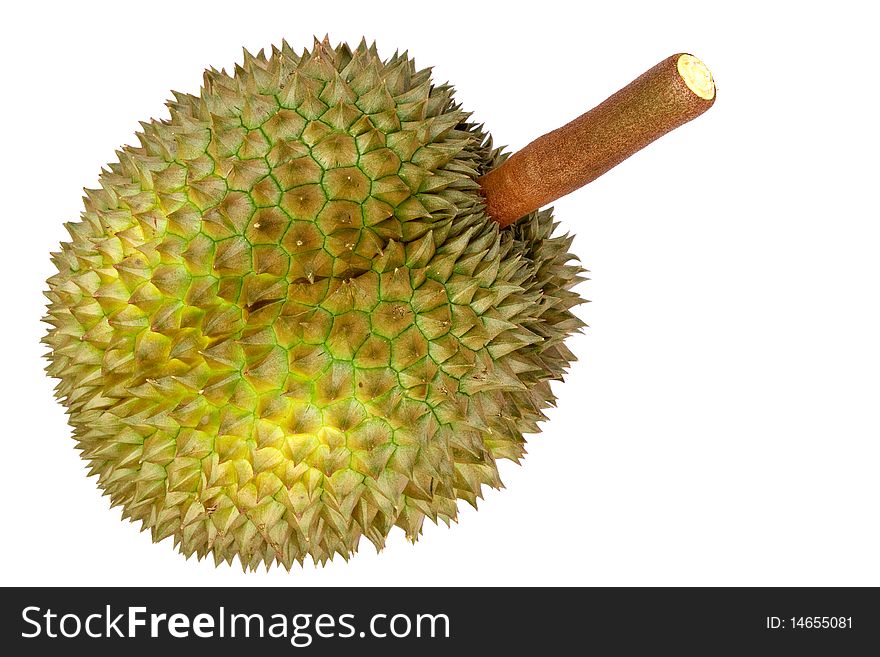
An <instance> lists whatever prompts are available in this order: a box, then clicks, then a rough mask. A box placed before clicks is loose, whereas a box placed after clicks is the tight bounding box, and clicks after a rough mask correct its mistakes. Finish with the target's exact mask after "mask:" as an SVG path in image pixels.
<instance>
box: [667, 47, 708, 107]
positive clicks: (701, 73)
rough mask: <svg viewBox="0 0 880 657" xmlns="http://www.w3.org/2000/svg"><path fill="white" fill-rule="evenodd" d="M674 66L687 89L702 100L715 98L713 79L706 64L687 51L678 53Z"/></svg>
mask: <svg viewBox="0 0 880 657" xmlns="http://www.w3.org/2000/svg"><path fill="white" fill-rule="evenodd" d="M675 66H676V68H677V69H678V74H679V75H680V76H681V79H682V80H684V83H685V84H686V85H687V87H688V89H690V90H691V91H693V92H694V93H695V94H697V95H698V96H699V97H700V98H702V99H703V100H712V99H713V98H715V81H714V80H713V79H712V72H711V71H710V70H709V67H708V66H706V65H705V64H704V63H703V62H701V61H700V60H699V59H698V58H696V57H694V56H693V55H688V54H687V53H685V54H682V55H679V57H678V61H677V62H676V65H675Z"/></svg>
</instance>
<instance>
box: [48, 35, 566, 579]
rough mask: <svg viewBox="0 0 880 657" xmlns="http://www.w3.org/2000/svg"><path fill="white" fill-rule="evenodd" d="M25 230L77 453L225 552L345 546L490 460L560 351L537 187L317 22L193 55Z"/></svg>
mask: <svg viewBox="0 0 880 657" xmlns="http://www.w3.org/2000/svg"><path fill="white" fill-rule="evenodd" d="M169 108H170V111H171V119H170V120H166V121H155V120H154V121H151V122H149V123H143V124H142V125H143V133H142V134H138V139H139V141H140V145H139V146H138V147H124V148H123V149H122V150H121V151H120V152H118V157H119V161H118V162H116V163H113V164H110V165H109V168H108V169H107V170H105V171H104V172H103V173H102V175H101V179H100V185H101V188H100V189H97V190H87V197H86V198H85V212H84V213H83V214H82V217H81V221H80V222H77V223H70V224H67V228H68V230H69V232H70V235H71V241H70V242H66V243H63V244H62V248H61V251H60V252H59V253H55V254H53V262H54V263H55V265H56V266H57V268H58V273H57V274H55V275H54V276H53V277H52V278H51V279H50V280H49V292H48V293H47V296H48V298H49V300H50V304H49V312H48V316H47V318H46V321H47V322H48V323H49V324H51V327H52V328H51V329H50V331H49V333H48V335H47V336H46V337H45V338H44V342H46V343H47V344H48V345H49V346H50V347H51V352H50V354H49V360H50V365H49V367H48V368H47V369H48V372H49V374H50V375H51V376H53V377H56V378H58V379H60V382H59V383H58V385H57V388H56V391H57V396H58V397H59V399H60V400H61V401H62V402H63V403H64V404H65V405H66V407H67V409H68V413H69V415H70V423H71V425H72V426H73V428H74V435H75V438H76V440H77V446H78V448H79V449H80V450H81V451H82V457H83V458H84V459H85V460H87V461H88V462H89V464H90V466H91V473H92V474H97V475H98V485H99V486H100V487H101V488H102V489H103V490H104V491H105V493H106V494H108V495H109V496H110V500H111V503H112V505H114V506H116V505H119V506H121V507H122V510H123V517H128V518H130V519H132V520H138V521H141V522H142V526H143V528H145V529H146V528H149V529H150V531H151V533H152V537H153V540H155V541H159V540H162V539H164V538H166V537H168V536H173V537H174V541H175V544H176V545H178V546H179V549H180V551H181V552H182V553H183V554H185V555H187V556H189V555H192V554H196V555H197V556H198V557H199V558H201V557H204V556H206V555H208V554H211V555H213V558H214V560H215V562H216V563H217V564H219V563H221V562H222V561H227V562H231V561H232V560H233V558H234V557H235V556H236V555H238V557H239V559H240V562H241V565H242V566H243V567H244V568H245V569H254V568H256V567H257V566H259V564H260V563H264V564H266V566H267V567H268V566H269V565H271V564H272V563H273V562H276V561H277V562H278V563H280V564H282V565H283V566H284V567H286V568H288V569H289V568H290V567H291V566H292V564H293V563H294V562H297V561H298V562H300V563H302V561H303V560H304V558H306V556H309V555H310V556H311V557H312V558H313V559H314V560H315V561H316V562H320V563H323V562H325V561H326V560H328V559H330V558H332V556H333V555H334V554H340V555H342V556H343V557H344V558H348V557H349V555H351V554H352V553H353V552H354V551H355V550H356V549H357V547H358V543H359V540H360V538H361V536H362V535H363V536H366V538H367V539H369V540H370V541H371V542H372V543H373V544H374V545H375V546H376V547H377V549H381V548H382V546H383V545H384V542H385V540H386V537H387V536H388V534H389V532H390V531H391V530H392V528H393V527H394V526H398V527H401V528H402V529H403V530H404V532H405V533H406V535H407V537H409V538H410V539H412V540H415V539H416V538H417V536H418V535H419V533H420V531H421V527H422V523H423V521H424V519H425V517H426V516H427V517H428V518H430V519H431V520H433V521H435V522H436V521H437V520H438V519H439V520H443V521H444V522H447V523H448V522H449V521H450V520H454V519H455V517H456V507H457V501H458V500H459V499H462V500H466V501H467V502H469V503H471V504H473V505H476V500H477V498H478V497H480V496H481V487H482V486H483V485H489V486H492V487H500V486H501V482H500V480H499V477H498V471H497V469H496V460H497V459H501V458H506V459H511V460H514V461H517V460H518V459H519V458H520V457H521V456H522V455H523V453H524V442H525V441H524V438H523V434H524V433H534V432H537V431H538V426H537V421H538V420H540V419H541V418H542V417H543V415H542V409H543V408H545V407H547V406H548V405H549V404H551V403H552V402H553V401H554V397H553V394H552V392H551V390H550V386H549V381H551V380H554V379H556V380H559V379H561V377H562V374H563V372H564V369H565V368H566V367H567V365H568V364H569V362H570V361H572V360H573V358H574V357H573V355H572V354H571V352H570V351H569V350H568V349H567V348H566V347H565V345H564V344H563V339H564V338H565V337H566V336H567V335H569V334H570V333H572V332H573V331H576V330H578V329H579V328H580V327H581V326H582V324H581V322H580V321H579V320H578V319H577V318H576V317H575V316H574V315H573V314H572V313H571V312H570V309H571V308H572V307H573V306H575V305H576V304H578V303H579V302H580V298H579V297H578V295H577V294H575V293H574V292H573V291H571V288H572V286H573V285H574V284H576V283H577V282H578V281H580V280H581V278H580V273H581V272H582V270H581V269H580V267H579V266H578V265H577V264H576V263H572V260H573V256H572V255H571V254H570V253H569V252H568V248H569V245H570V241H571V240H570V238H569V237H567V236H563V237H552V236H551V231H552V229H553V227H554V224H553V223H552V218H551V213H550V211H544V212H540V213H533V214H531V215H529V216H528V217H525V218H523V219H522V220H521V221H520V222H519V223H518V224H517V225H515V226H513V227H512V228H510V229H505V230H503V231H500V230H499V229H498V226H497V225H496V224H495V223H494V222H493V221H491V220H490V219H488V218H487V217H486V216H485V214H484V213H483V211H482V210H483V203H482V199H481V196H480V195H479V191H478V186H477V184H476V183H475V179H476V178H477V177H478V176H479V175H481V174H482V173H485V172H486V171H488V170H490V169H491V168H493V167H494V166H497V164H499V163H500V162H501V160H502V159H503V155H502V154H501V153H500V152H499V151H497V150H493V148H492V145H491V140H490V139H489V138H487V136H486V135H484V134H483V133H482V132H481V130H480V128H479V127H478V126H475V125H473V124H470V123H468V121H467V116H468V115H467V114H466V113H464V112H462V111H461V109H460V107H459V106H458V105H456V104H455V103H454V102H453V99H452V89H451V87H449V86H448V85H433V84H432V82H431V79H430V72H429V71H428V70H417V69H416V68H415V65H414V63H413V61H412V60H410V59H409V58H408V57H407V56H406V54H403V55H398V54H395V56H394V57H392V58H391V59H389V60H387V61H383V60H381V59H380V57H379V56H378V54H377V52H376V50H375V46H373V47H367V45H366V44H365V43H364V42H362V43H361V45H360V46H359V47H358V48H357V49H356V50H354V51H353V52H352V51H351V50H350V49H349V48H348V46H346V45H344V44H343V45H340V46H338V47H336V48H332V47H331V46H330V45H329V43H327V41H326V40H325V41H324V42H317V41H316V42H315V45H314V48H313V49H312V50H311V51H306V52H305V53H304V54H302V55H297V54H296V53H295V52H294V51H293V50H291V49H290V47H289V46H288V45H287V44H283V45H282V47H281V48H280V49H273V51H272V53H271V54H270V55H269V56H265V55H264V54H263V53H262V52H261V53H260V54H259V55H257V56H253V55H250V54H249V53H247V52H246V53H245V60H244V63H243V65H242V66H240V67H239V66H236V69H235V73H234V75H233V76H229V75H227V74H226V73H225V72H218V71H216V70H213V69H212V70H209V71H208V72H206V74H205V82H204V87H203V89H202V91H201V94H200V95H199V96H191V95H187V94H179V93H175V100H174V101H173V102H169Z"/></svg>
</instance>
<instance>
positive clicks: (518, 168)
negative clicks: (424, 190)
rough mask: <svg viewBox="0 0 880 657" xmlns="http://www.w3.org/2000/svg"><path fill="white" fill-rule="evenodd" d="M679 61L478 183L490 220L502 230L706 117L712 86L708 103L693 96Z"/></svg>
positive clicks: (674, 60) (670, 60)
mask: <svg viewBox="0 0 880 657" xmlns="http://www.w3.org/2000/svg"><path fill="white" fill-rule="evenodd" d="M680 57H683V55H681V54H678V55H673V56H672V57H669V58H667V59H664V60H663V61H662V62H660V63H659V64H657V65H656V66H655V67H654V68H652V69H650V70H648V71H646V72H645V73H643V74H642V75H640V76H639V77H638V78H636V79H635V80H633V81H632V82H630V83H629V84H628V85H627V86H625V87H624V88H623V89H621V90H620V91H618V92H617V93H615V94H614V95H613V96H611V97H610V98H608V99H607V100H606V101H604V102H603V103H602V104H600V105H598V106H597V107H595V108H593V109H591V110H590V111H589V112H587V113H586V114H582V115H581V116H579V117H578V118H576V119H575V120H574V121H572V122H571V123H568V124H567V125H564V126H562V127H561V128H558V129H556V130H554V131H552V132H549V133H547V134H546V135H544V136H543V137H539V138H538V139H536V140H535V141H533V142H532V143H530V144H529V145H528V146H526V147H525V148H523V149H522V150H520V151H518V152H516V153H514V154H513V155H511V156H510V157H509V158H508V159H507V160H506V161H505V162H504V163H502V164H501V166H499V167H498V168H496V169H493V170H492V171H490V172H489V173H487V174H485V175H484V176H482V177H481V178H480V179H479V183H480V186H481V187H482V192H483V195H484V196H485V198H486V212H487V213H488V214H489V216H491V217H492V218H493V219H494V220H495V221H497V222H498V223H499V224H501V226H502V227H504V226H508V225H510V224H512V223H513V222H515V221H516V220H517V219H519V218H520V217H523V216H525V215H527V214H529V213H530V212H532V211H533V210H537V209H538V208H540V207H542V206H544V205H546V204H548V203H551V202H553V201H555V200H556V199H558V198H560V197H562V196H565V195H566V194H568V193H570V192H573V191H574V190H576V189H578V188H579V187H582V186H583V185H586V184H587V183H588V182H591V181H593V180H595V179H596V178H598V177H599V176H601V175H602V174H603V173H605V172H606V171H608V170H609V169H611V168H612V167H614V166H616V165H617V164H620V163H621V162H622V161H623V160H625V159H626V158H628V157H629V156H630V155H632V154H633V153H636V152H637V151H639V150H641V149H642V148H644V147H645V146H647V145H648V144H650V143H651V142H652V141H654V140H655V139H657V138H658V137H661V136H663V135H665V134H666V133H667V132H669V131H670V130H673V129H675V128H677V127H678V126H680V125H682V124H684V123H687V122H688V121H690V120H691V119H694V118H696V117H697V116H699V115H700V114H702V113H703V112H705V111H706V110H707V109H709V108H710V107H711V106H712V104H713V103H714V102H715V93H714V85H712V86H711V97H710V98H708V99H707V98H704V97H701V96H700V95H697V92H695V91H692V89H691V87H690V86H689V84H688V83H687V82H686V81H685V79H684V77H682V75H683V74H682V73H680V72H679V66H678V62H679V58H680ZM684 57H690V56H687V55H684ZM691 59H692V60H694V61H697V62H698V63H699V60H695V59H694V58H691ZM706 74H707V75H708V71H706ZM709 84H710V85H711V78H709ZM705 95H708V94H707V93H705V91H704V92H703V96H705Z"/></svg>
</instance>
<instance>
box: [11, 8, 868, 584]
mask: <svg viewBox="0 0 880 657" xmlns="http://www.w3.org/2000/svg"><path fill="white" fill-rule="evenodd" d="M304 4H305V5H309V4H310V5H311V6H312V7H313V8H301V7H300V5H304ZM446 4H448V5H449V6H450V7H452V8H453V10H452V11H446V10H444V5H446ZM718 4H720V3H718ZM589 5H590V3H573V2H572V3H562V2H550V1H548V0H540V1H539V2H529V3H523V4H520V3H515V2H506V3H503V4H502V3H499V4H498V5H497V6H496V5H489V4H488V3H487V4H483V3H479V4H478V3H473V2H472V3H461V2H451V1H450V2H448V3H444V2H443V1H442V0H435V1H434V2H432V3H415V2H405V3H404V2H401V3H382V2H376V1H373V2H350V3H347V2H341V1H340V0H334V1H333V2H313V3H299V2H297V3H293V2H284V3H281V2H278V3H269V2H258V1H253V2H236V3H225V2H211V3H195V2H180V1H178V2H170V3H166V2H157V1H155V0H151V2H149V3H119V2H114V3H107V4H105V5H102V4H98V3H63V4H62V3H58V4H56V5H55V6H54V7H52V6H51V5H45V4H44V3H35V2H31V3H20V4H19V3H16V4H14V5H11V6H8V7H6V8H4V20H3V23H4V24H3V27H2V28H0V29H2V35H0V37H2V38H0V50H2V59H0V61H2V62H3V82H2V89H3V91H2V102H0V113H2V117H0V127H2V135H3V136H2V143H0V148H2V155H0V167H2V177H0V180H2V189H0V193H2V203H0V212H2V218H0V221H2V233H0V235H2V244H3V249H2V258H0V262H2V267H3V272H2V275H3V280H4V286H3V292H2V304H3V306H2V307H3V308H4V310H3V311H2V312H3V322H2V329H0V330H2V332H3V335H2V345H3V352H2V354H3V357H2V358H3V360H2V363H3V369H2V376H0V385H2V394H0V400H2V404H3V408H2V415H0V417H2V425H0V431H2V433H0V441H2V452H0V454H2V479H0V482H2V493H3V502H2V508H3V512H2V525H0V526H2V536H0V538H2V540H0V563H2V564H3V565H2V578H3V582H2V583H3V584H19V585H50V584H56V585H66V584H108V585H121V586H133V585H154V584H157V585H158V584H184V585H238V584H258V585H267V586H272V585H280V586H301V585H319V586H332V585H340V584H346V585H391V584H400V585H431V584H434V585H456V584H472V585H490V584H497V585H509V584H528V585H533V584H560V585H572V584H577V585H661V584H665V585H710V584H711V585H832V584H835V585H867V584H872V585H880V545H878V543H880V529H878V526H880V525H878V508H880V477H878V469H880V417H878V400H880V311H878V293H880V257H878V255H880V254H878V247H880V226H878V219H880V212H878V207H877V189H878V186H877V185H878V181H877V178H878V173H880V171H878V164H877V154H878V147H880V143H878V128H877V119H878V114H877V112H878V101H880V95H878V85H877V83H876V82H877V70H876V64H877V63H878V62H877V59H878V57H877V52H876V49H875V47H874V46H872V45H871V44H873V43H875V41H874V37H875V34H874V33H873V32H874V28H875V27H876V24H877V22H876V20H875V19H876V16H874V17H873V19H872V17H870V16H868V15H867V13H868V11H869V10H868V9H865V8H866V7H870V6H871V4H870V3H849V2H835V3H833V5H831V6H829V8H827V9H826V8H819V7H817V6H815V5H811V4H810V3H781V2H780V3H769V2H740V3H736V4H733V3H731V6H730V8H729V9H718V8H715V6H714V3H695V2H678V3H670V2H664V3H644V4H639V3H623V2H621V3H616V2H614V3H611V2H606V3H601V4H599V5H597V6H595V7H591V6H589ZM823 7H824V6H823ZM325 32H329V33H330V37H331V39H332V40H333V42H334V43H336V42H337V41H339V40H348V41H350V42H351V41H354V42H357V41H358V40H359V39H360V37H361V35H366V36H367V37H368V39H370V40H372V39H375V40H376V41H377V43H378V45H379V48H380V51H381V52H382V53H383V54H385V55H388V56H390V55H391V54H392V53H393V51H394V50H395V49H397V48H400V49H401V50H404V49H409V51H410V53H411V54H412V55H413V56H414V57H415V58H416V62H417V63H418V64H419V65H422V66H427V65H433V66H434V74H435V81H437V82H443V81H446V80H449V81H451V82H452V83H453V84H454V85H455V86H456V88H457V98H458V99H459V100H460V101H461V102H462V103H463V104H464V106H465V107H466V108H467V109H471V110H473V111H474V112H475V118H476V119H477V120H479V121H482V122H485V124H486V127H487V128H488V129H489V130H490V131H491V132H492V133H493V135H494V136H495V139H496V143H497V144H508V145H509V146H510V147H511V148H513V149H516V148H520V147H522V146H524V145H525V144H526V143H528V142H529V141H530V140H531V139H533V138H535V137H537V136H538V135H540V134H542V133H544V132H546V131H548V130H550V129H552V128H555V127H557V126H559V125H561V124H563V123H565V122H567V121H568V120H570V119H572V118H574V117H575V116H576V115H578V114H580V113H581V112H583V111H585V110H587V109H589V108H590V107H592V106H593V105H595V104H596V103H598V102H599V101H601V100H602V99H604V98H605V97H606V96H607V95H609V94H610V93H612V92H614V91H616V90H617V89H618V88H619V87H621V86H623V85H624V84H625V83H627V82H628V81H629V80H631V79H632V78H634V77H635V76H637V75H638V74H639V73H641V72H642V71H643V70H645V69H647V68H649V67H650V66H652V65H654V64H655V63H656V62H658V61H660V60H661V59H663V58H664V57H666V56H668V55H670V54H673V53H675V52H680V51H689V52H693V53H694V54H696V55H697V56H699V57H700V58H702V59H703V60H704V61H705V62H706V63H707V64H708V65H709V66H710V68H711V69H712V70H713V72H714V74H715V77H716V79H717V83H718V88H719V92H718V101H717V103H716V104H715V106H714V107H713V108H712V109H711V110H710V111H709V112H708V113H707V114H705V115H704V116H702V117H700V118H698V119H697V120H695V121H694V122H693V123H690V124H688V125H686V126H684V127H683V128H681V129H679V130H678V131H676V132H674V133H673V134H671V135H669V136H667V137H664V138H663V139H661V140H660V141H659V142H658V143H656V144H654V145H652V146H650V147H649V148H648V149H647V150H645V151H643V152H641V153H639V154H637V155H636V156H635V157H633V158H632V159H630V160H628V161H627V162H625V163H624V164H622V165H621V166H619V167H617V168H616V169H614V170H613V171H611V172H610V173H609V174H607V175H606V176H605V177H603V178H602V179H600V180H598V181H596V182H595V183H593V184H591V185H590V186H588V187H586V188H584V189H582V190H580V191H578V192H576V193H574V194H573V195H571V196H570V197H568V198H565V199H563V200H560V201H559V202H558V203H557V204H556V209H557V216H558V218H559V220H561V222H562V227H563V229H564V230H567V231H572V232H574V233H576V235H577V238H576V240H575V242H574V250H575V252H576V253H578V254H579V255H580V257H581V258H582V261H583V263H584V265H585V266H586V267H587V268H588V269H589V270H591V278H592V280H591V281H590V282H589V283H587V284H585V285H583V286H582V288H581V292H582V293H583V294H584V295H585V296H586V297H587V298H589V299H591V300H592V303H591V304H589V305H587V306H585V307H583V308H582V309H581V311H580V314H581V316H582V317H583V318H584V320H585V321H587V322H588V323H589V324H590V328H589V329H588V330H587V331H586V332H585V333H584V334H583V335H581V336H577V337H575V338H574V339H572V340H571V341H570V346H571V348H572V349H573V350H574V352H575V353H576V354H577V356H578V358H579V361H578V362H577V363H576V364H575V365H574V366H573V368H572V370H571V373H570V376H569V377H568V380H567V382H566V383H565V384H563V385H558V386H557V387H556V391H557V393H558V395H559V406H558V408H557V409H554V410H552V411H551V412H550V413H549V416H550V420H549V421H548V422H546V423H544V430H543V433H541V434H540V435H537V436H534V437H532V438H531V439H530V443H529V455H528V457H527V458H526V459H525V462H524V465H522V466H516V465H513V464H510V463H504V464H503V465H502V477H503V479H504V481H505V483H506V485H507V488H506V490H503V491H488V493H487V494H486V499H485V501H484V502H483V503H482V504H481V508H480V511H479V512H475V511H473V510H472V509H470V508H469V507H465V508H463V509H462V513H461V518H460V522H459V523H458V524H456V525H453V526H452V527H451V528H447V527H445V526H440V527H437V526H434V525H430V524H426V526H425V531H424V535H423V537H422V538H421V540H420V541H419V542H418V543H417V544H416V545H412V544H410V543H408V542H407V541H406V540H405V539H404V537H403V535H402V534H401V533H395V534H393V535H392V537H391V538H390V540H389V542H388V547H387V548H386V550H385V551H383V552H382V553H381V554H379V555H377V554H376V553H375V550H374V549H373V548H372V546H371V545H369V544H368V543H367V542H366V541H364V542H363V543H362V546H361V552H360V553H359V554H358V555H356V556H355V558H354V559H353V560H352V561H350V562H349V563H346V562H344V561H342V560H338V561H335V562H333V563H332V564H330V565H328V566H327V567H324V568H316V567H313V566H310V565H309V566H307V567H305V568H299V567H296V568H294V570H293V571H292V572H291V573H289V574H288V573H287V572H285V571H284V570H281V569H273V570H272V571H270V572H268V573H267V572H265V571H261V572H258V573H256V574H244V573H243V572H242V571H241V569H240V568H238V567H237V566H235V567H227V566H222V567H220V568H216V569H215V567H214V566H213V562H209V561H203V562H201V563H199V562H196V561H195V560H194V559H192V560H190V561H186V560H184V558H183V557H181V556H180V555H179V554H177V552H176V551H175V550H173V549H172V546H171V544H170V541H165V542H164V543H163V544H160V545H153V544H151V542H150V539H149V536H148V534H146V533H139V531H138V528H137V527H136V526H135V525H132V524H130V523H128V522H120V520H119V517H120V511H119V510H118V509H114V510H112V511H111V510H108V500H107V498H104V497H101V495H100V493H99V491H98V490H97V488H96V486H95V480H94V479H87V478H86V476H85V466H84V463H83V462H82V461H81V460H80V459H79V457H78V454H77V452H76V451H75V450H74V447H73V445H74V443H73V441H72V440H71V439H70V437H69V436H70V430H69V428H68V427H67V425H66V424H65V415H64V413H63V409H62V408H61V407H60V406H59V405H58V404H56V403H55V401H54V400H53V398H52V386H53V383H52V382H51V381H50V380H49V379H47V378H45V376H44V374H43V372H42V369H43V367H44V364H45V363H44V362H43V361H41V354H42V353H43V352H44V348H43V346H42V345H40V344H39V339H40V337H41V336H42V334H43V333H44V331H45V326H44V325H43V324H41V322H40V317H41V316H42V313H43V301H44V299H43V297H42V291H43V289H44V288H45V284H44V281H45V279H46V278H47V277H48V276H49V275H50V274H51V273H52V267H51V264H50V262H49V257H48V254H49V252H50V251H51V250H55V249H56V248H57V245H58V242H59V241H60V240H62V239H65V237H66V233H65V231H64V229H63V227H62V222H64V221H70V220H74V219H76V218H77V216H78V214H79V212H80V209H81V206H82V204H81V201H80V196H81V189H82V188H83V187H93V186H95V185H96V183H97V175H98V172H99V169H100V167H101V166H102V165H103V164H104V163H105V162H108V161H110V160H112V159H113V158H114V154H113V153H114V150H115V149H116V148H118V147H119V146H120V145H121V144H123V143H133V142H134V132H135V130H137V129H138V124H137V121H138V120H143V119H148V118H150V117H156V118H164V117H166V116H167V113H166V110H165V109H164V106H163V101H164V100H165V99H166V98H168V97H170V94H169V91H170V89H178V90H181V91H186V92H197V91H198V88H199V86H200V83H201V72H202V70H203V69H204V68H206V67H207V66H210V65H214V66H216V67H218V68H219V67H227V68H229V67H231V66H232V65H233V64H234V63H235V62H236V61H240V59H241V50H240V48H241V46H245V47H247V48H248V49H249V50H252V51H254V52H256V51H257V50H259V49H260V48H264V47H265V48H268V47H269V46H270V45H271V44H273V43H280V41H281V39H282V37H284V38H286V39H287V40H288V41H289V42H290V43H291V44H292V45H294V46H296V47H297V48H300V47H303V46H310V45H311V41H312V35H313V34H318V35H319V36H322V35H323V34H324V33H325Z"/></svg>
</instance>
